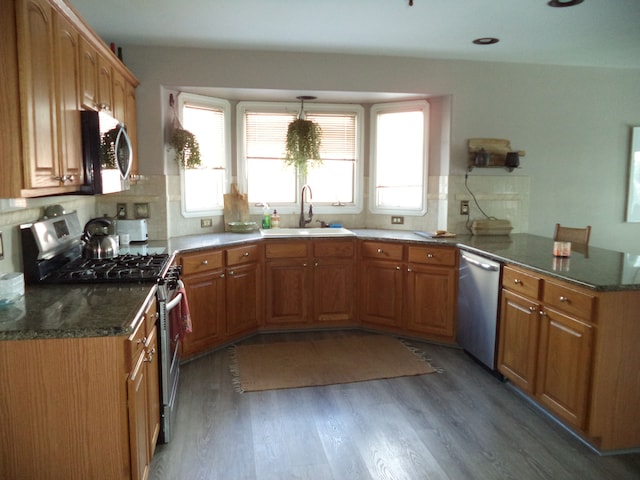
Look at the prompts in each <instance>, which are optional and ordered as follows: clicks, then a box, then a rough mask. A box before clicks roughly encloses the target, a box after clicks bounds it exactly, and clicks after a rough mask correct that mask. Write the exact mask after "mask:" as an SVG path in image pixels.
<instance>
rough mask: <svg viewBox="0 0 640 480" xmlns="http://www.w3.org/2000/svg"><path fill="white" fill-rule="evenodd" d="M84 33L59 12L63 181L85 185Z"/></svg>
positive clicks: (57, 45) (57, 46)
mask: <svg viewBox="0 0 640 480" xmlns="http://www.w3.org/2000/svg"><path fill="white" fill-rule="evenodd" d="M79 40H80V35H79V34H78V31H77V30H76V29H75V27H74V26H73V25H72V24H71V22H69V21H68V20H67V19H65V18H64V17H62V16H61V15H55V52H56V63H55V66H56V68H55V70H56V80H57V90H56V91H57V93H58V109H57V111H58V147H59V163H60V169H59V172H60V174H61V176H62V177H64V181H63V185H65V186H67V185H74V186H78V185H82V184H83V183H84V169H83V166H82V138H81V136H80V135H79V132H80V131H81V126H80V102H79V97H80V95H79V91H80V90H79V89H80V86H79V70H80V50H79Z"/></svg>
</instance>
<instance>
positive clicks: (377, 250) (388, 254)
mask: <svg viewBox="0 0 640 480" xmlns="http://www.w3.org/2000/svg"><path fill="white" fill-rule="evenodd" d="M361 252H362V256H363V257H368V258H379V259H380V260H398V261H402V244H398V243H385V242H362V249H361Z"/></svg>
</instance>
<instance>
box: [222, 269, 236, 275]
mask: <svg viewBox="0 0 640 480" xmlns="http://www.w3.org/2000/svg"><path fill="white" fill-rule="evenodd" d="M235 274H236V272H234V271H233V270H230V271H229V275H235ZM223 275H224V274H223Z"/></svg>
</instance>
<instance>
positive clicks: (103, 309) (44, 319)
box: [0, 283, 156, 341]
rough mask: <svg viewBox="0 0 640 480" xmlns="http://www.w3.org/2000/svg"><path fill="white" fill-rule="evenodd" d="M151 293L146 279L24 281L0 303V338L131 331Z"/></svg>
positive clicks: (151, 288) (109, 334) (70, 336)
mask: <svg viewBox="0 0 640 480" xmlns="http://www.w3.org/2000/svg"><path fill="white" fill-rule="evenodd" d="M155 292H156V286H155V284H148V283H147V284H126V285H113V284H110V285H106V284H99V285H95V284H91V285H87V284H82V285H75V284H74V285H27V287H26V289H25V295H24V296H23V297H22V298H20V299H19V300H17V301H16V302H15V303H12V304H9V305H5V306H3V307H2V308H0V341H1V340H31V339H48V338H72V337H78V338H79V337H104V336H120V335H121V336H126V335H130V334H131V333H132V332H133V329H134V327H135V322H136V320H137V319H138V318H139V317H140V315H141V314H142V313H143V312H142V310H143V308H144V306H145V305H146V304H147V303H148V301H149V300H150V299H151V297H152V296H153V295H155Z"/></svg>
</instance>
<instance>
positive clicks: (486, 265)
mask: <svg viewBox="0 0 640 480" xmlns="http://www.w3.org/2000/svg"><path fill="white" fill-rule="evenodd" d="M462 258H464V259H465V260H466V261H467V262H469V263H470V264H471V265H474V266H476V267H479V268H481V269H483V270H488V271H490V272H499V271H500V266H499V265H494V264H491V263H485V262H480V261H478V260H476V259H475V258H471V257H467V256H466V255H465V254H464V253H463V254H462Z"/></svg>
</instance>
